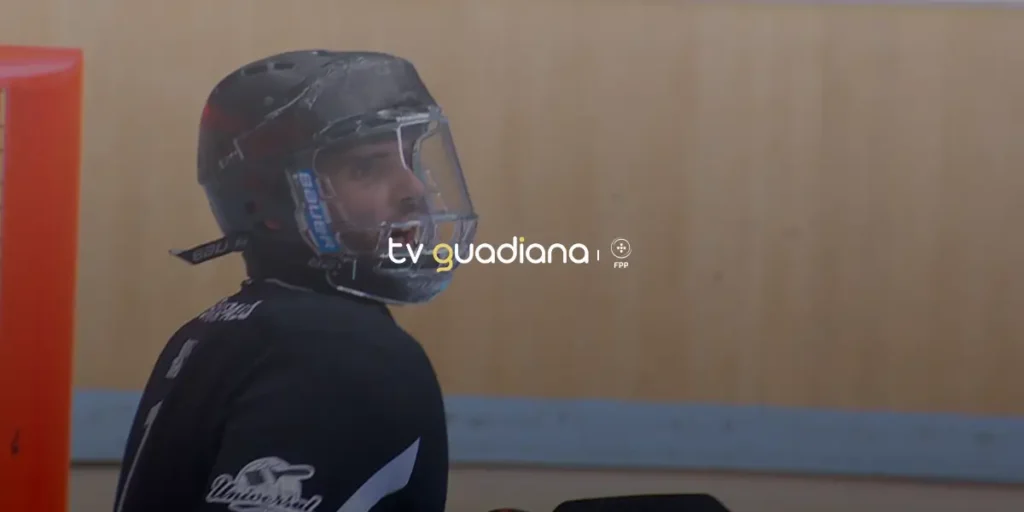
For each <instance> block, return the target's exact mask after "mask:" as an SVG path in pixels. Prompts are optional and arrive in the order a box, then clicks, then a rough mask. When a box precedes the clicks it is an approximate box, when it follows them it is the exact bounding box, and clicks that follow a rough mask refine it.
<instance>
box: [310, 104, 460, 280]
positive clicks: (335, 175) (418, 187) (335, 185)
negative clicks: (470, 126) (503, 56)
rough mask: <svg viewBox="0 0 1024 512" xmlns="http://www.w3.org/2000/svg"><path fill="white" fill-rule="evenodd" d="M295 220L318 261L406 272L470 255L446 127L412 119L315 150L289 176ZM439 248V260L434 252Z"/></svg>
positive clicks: (438, 120)
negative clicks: (370, 261)
mask: <svg viewBox="0 0 1024 512" xmlns="http://www.w3.org/2000/svg"><path fill="white" fill-rule="evenodd" d="M292 183H293V190H294V192H295V200H296V204H297V205H298V210H297V212H296V218H297V220H298V223H299V226H300V228H301V229H302V231H303V233H304V235H305V237H306V240H307V242H308V243H309V244H310V246H311V247H312V248H313V249H314V250H316V251H317V253H318V254H320V255H321V256H337V257H341V258H346V257H348V258H365V257H375V258H377V259H378V260H380V268H381V269H384V270H387V269H395V270H409V269H410V267H412V268H429V267H431V266H436V265H437V261H438V260H444V259H451V258H450V257H448V256H446V255H445V251H448V252H449V253H451V252H452V251H453V250H455V251H456V252H457V253H462V252H465V251H468V250H469V244H470V243H471V242H472V240H473V237H474V236H475V231H476V215H475V212H474V211H473V205H472V203H471V202H470V199H469V193H468V191H467V187H466V182H465V179H464V178H463V175H462V169H461V167H460V165H459V160H458V156H457V154H456V152H455V145H454V143H453V141H452V137H451V132H450V131H449V130H448V124H447V122H446V121H445V119H444V118H443V116H441V115H440V114H439V113H437V112H431V113H423V114H412V115H408V116H404V117H400V118H397V119H395V120H394V122H392V123H389V124H386V125H383V126H379V127H375V128H373V129H372V130H367V131H364V132H363V133H360V134H359V135H358V136H356V137H348V138H343V139H341V140H339V141H336V142H332V143H330V144H327V145H325V146H323V147H321V148H318V149H317V150H316V151H315V152H314V154H313V158H312V169H301V170H298V171H296V172H295V173H294V174H293V179H292ZM435 250H439V251H440V253H441V254H440V255H439V257H435V254H434V251H435Z"/></svg>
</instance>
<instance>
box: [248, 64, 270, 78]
mask: <svg viewBox="0 0 1024 512" xmlns="http://www.w3.org/2000/svg"><path fill="white" fill-rule="evenodd" d="M266 72H267V65H266V64H256V65H253V66H249V67H247V68H245V69H243V70H242V76H252V75H258V74H260V73H266Z"/></svg>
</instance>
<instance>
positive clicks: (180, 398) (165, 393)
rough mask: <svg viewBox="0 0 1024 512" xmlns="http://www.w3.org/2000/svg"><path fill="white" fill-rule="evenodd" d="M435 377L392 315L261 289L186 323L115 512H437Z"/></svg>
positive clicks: (134, 448) (355, 302)
mask: <svg viewBox="0 0 1024 512" xmlns="http://www.w3.org/2000/svg"><path fill="white" fill-rule="evenodd" d="M447 484H448V440H447V428H446V424H445V414H444V404H443V402H442V397H441V390H440V386H439V385H438V381H437V377H436V374H435V373H434V370H433V368H432V367H431V364H430V362H429V360H428V359H427V356H426V354H425V352H424V351H423V349H422V347H421V346H420V345H419V344H418V343H417V342H416V341H415V340H414V339H413V338H412V337H411V336H409V335H408V334H407V333H405V332H404V331H403V330H402V329H401V328H400V327H399V326H398V325H397V324H396V323H395V321H394V320H393V319H392V317H391V315H390V313H389V312H388V310H387V308H385V307H384V306H382V305H380V304H377V303H372V302H369V301H363V300H360V299H357V298H355V297H349V296H340V295H324V294H319V293H313V292H307V291H303V290H298V289H293V288H290V287H287V286H285V285H282V284H276V283H273V282H268V281H262V282H256V283H252V284H246V285H244V286H243V287H242V290H241V291H239V292H238V293H237V294H235V295H233V296H231V297H229V298H227V299H225V300H223V301H221V302H219V303H218V304H216V305H214V306H213V307H211V308H210V309H208V310H207V311H205V312H203V313H202V314H201V315H199V316H198V317H196V318H195V319H193V320H192V321H190V322H188V323H187V324H185V325H184V326H183V327H182V328H181V329H179V330H178V332H177V333H175V335H174V336H173V337H172V338H171V340H170V341H169V342H168V344H167V346H166V348H165V349H164V351H163V353H162V354H161V355H160V358H159V360H158V362H157V364H156V367H155V368H154V370H153V374H152V375H151V377H150V379H149V382H148V383H147V385H146V389H145V392H144V393H143V396H142V400H141V402H140V404H139V410H138V412H137V413H136V416H135V420H134V423H133V425H132V429H131V433H130V435H129V438H128V445H127V447H126V450H125V454H124V460H123V463H122V466H121V476H120V478H119V480H118V490H117V496H116V500H117V501H116V502H115V505H114V507H115V509H114V510H115V512H213V511H217V512H221V511H225V512H226V511H234V512H245V511H267V512H370V511H373V512H386V511H387V512H391V511H394V512H398V511H416V512H442V511H443V510H444V507H445V500H446V495H447Z"/></svg>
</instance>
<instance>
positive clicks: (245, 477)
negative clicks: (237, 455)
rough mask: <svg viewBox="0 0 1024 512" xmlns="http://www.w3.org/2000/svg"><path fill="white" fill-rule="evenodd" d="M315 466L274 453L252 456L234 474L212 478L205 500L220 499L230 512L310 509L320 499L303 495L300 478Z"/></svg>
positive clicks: (308, 511)
mask: <svg viewBox="0 0 1024 512" xmlns="http://www.w3.org/2000/svg"><path fill="white" fill-rule="evenodd" d="M315 472H316V470H315V469H314V468H313V466H309V465H294V464H289V463H288V462H287V461H285V460H282V459H279V458H277V457H266V458H263V459H257V460H254V461H252V462H250V463H248V464H246V465H245V467H243V468H242V470H241V471H239V472H238V474H237V475H235V476H232V475H226V474H225V475H220V476H218V477H217V478H215V479H214V480H213V485H212V486H210V492H209V493H207V495H206V502H207V503H223V504H225V505H227V506H228V509H229V510H232V511H234V512H313V511H314V510H316V508H317V507H318V506H319V505H320V502H321V501H323V497H322V496H319V495H314V496H310V497H309V498H304V497H303V496H302V482H303V481H304V480H308V479H309V478H310V477H312V476H313V474H314V473H315Z"/></svg>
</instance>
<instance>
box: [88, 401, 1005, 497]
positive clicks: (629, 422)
mask: <svg viewBox="0 0 1024 512" xmlns="http://www.w3.org/2000/svg"><path fill="white" fill-rule="evenodd" d="M138 399H139V393H138V392H121V391H102V390H79V391H77V392H76V393H75V400H74V414H73V424H72V430H73V433H72V460H73V462H78V463H82V462H94V463H95V462H116V461H117V460H119V459H120V457H121V451H122V449H123V447H124V443H125V439H126V437H127V434H128V428H129V425H130V424H131V420H132V417H133V415H134V413H135V407H136V404H137V402H138ZM447 407H448V416H449V421H450V427H449V432H450V437H451V456H452V461H453V463H486V464H522V465H534V466H549V467H550V466H556V467H576V468H623V469H675V470H731V471H756V472H778V473H801V474H826V475H843V476H872V477H903V478H920V479H939V480H956V481H968V482H985V483H1024V418H1006V419H1001V418H985V417H969V416H958V415H949V414H904V413H854V412H841V411H828V410H820V409H799V408H781V407H754V406H715V405H685V404H670V405H657V404H645V403H637V402H615V401H607V400H542V399H527V398H485V397H465V396H453V397H449V398H448V400H447Z"/></svg>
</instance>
